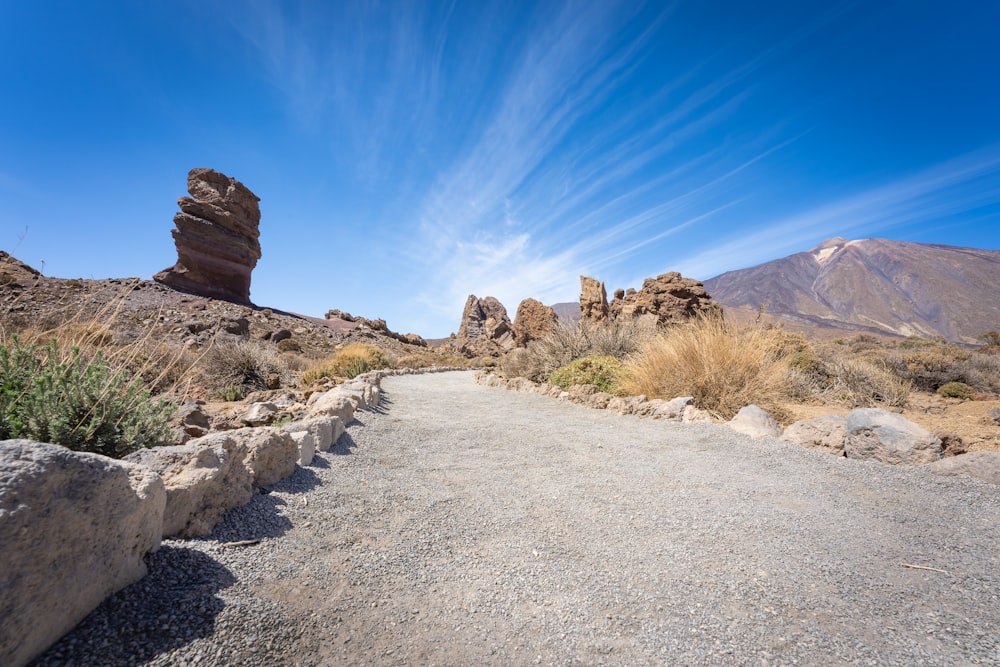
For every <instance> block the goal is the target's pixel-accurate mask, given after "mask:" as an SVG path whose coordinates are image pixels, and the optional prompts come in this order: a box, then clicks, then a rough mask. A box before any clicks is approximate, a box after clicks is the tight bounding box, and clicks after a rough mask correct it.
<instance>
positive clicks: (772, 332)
mask: <svg viewBox="0 0 1000 667" xmlns="http://www.w3.org/2000/svg"><path fill="white" fill-rule="evenodd" d="M788 342H789V341H788V338H787V335H786V334H785V333H784V332H783V331H781V330H780V329H774V328H767V327H763V326H760V325H757V324H751V325H737V324H733V323H729V322H726V321H724V320H723V319H722V318H718V317H705V316H700V317H696V318H694V319H692V320H690V321H688V322H686V323H683V324H679V325H675V326H672V327H669V328H667V329H665V330H664V331H663V332H662V333H660V334H659V335H658V336H656V337H655V338H653V339H651V340H650V341H649V342H647V343H646V344H645V345H643V346H642V348H641V349H640V350H639V352H638V353H637V354H635V355H633V356H632V357H631V359H630V360H629V362H628V363H627V365H626V366H627V376H626V377H625V378H624V379H623V380H622V388H623V389H624V390H625V391H627V392H628V393H630V394H645V395H646V396H647V397H649V398H665V399H671V398H675V397H677V396H693V397H694V402H695V405H697V406H698V407H700V408H702V409H705V410H709V411H710V412H712V413H714V414H715V415H717V416H718V417H721V418H723V419H731V418H732V417H733V416H734V415H735V414H736V413H737V412H738V411H739V410H740V408H742V407H744V406H746V405H750V404H755V405H758V406H760V407H761V408H763V409H765V410H768V411H769V412H771V413H772V414H774V415H775V416H776V417H779V418H780V415H781V414H783V410H782V408H781V403H782V402H783V401H785V400H786V399H787V398H788V388H787V380H786V375H787V368H788V366H787V362H786V358H787V357H788V355H789V354H790V353H791V352H792V351H793V350H795V349H796V348H799V347H801V345H800V344H796V345H789V344H788ZM796 343H799V341H796Z"/></svg>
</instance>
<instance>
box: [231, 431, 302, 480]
mask: <svg viewBox="0 0 1000 667" xmlns="http://www.w3.org/2000/svg"><path fill="white" fill-rule="evenodd" d="M226 433H227V434H228V435H231V436H232V437H234V438H236V439H237V440H238V441H239V442H241V443H242V444H243V445H245V446H246V449H247V454H246V458H245V459H244V460H243V462H244V464H245V465H246V467H247V470H248V471H249V472H250V477H251V478H252V479H253V481H254V483H255V484H257V485H259V486H270V485H271V484H274V483H276V482H279V481H281V480H283V479H285V478H286V477H288V476H289V475H291V474H292V473H293V472H295V465H296V464H297V463H298V461H299V447H298V445H297V444H295V441H294V440H292V436H291V434H289V433H285V432H284V431H281V430H280V429H277V428H274V427H273V426H262V427H260V428H238V429H236V430H234V431H226Z"/></svg>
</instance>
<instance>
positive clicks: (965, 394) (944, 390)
mask: <svg viewBox="0 0 1000 667" xmlns="http://www.w3.org/2000/svg"><path fill="white" fill-rule="evenodd" d="M937 393H938V396H943V397H944V398H961V399H968V398H972V396H973V394H975V393H976V390H975V389H973V388H972V387H970V386H969V385H967V384H965V383H964V382H949V383H948V384H944V385H941V386H940V387H938V390H937Z"/></svg>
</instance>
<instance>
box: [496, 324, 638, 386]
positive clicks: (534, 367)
mask: <svg viewBox="0 0 1000 667" xmlns="http://www.w3.org/2000/svg"><path fill="white" fill-rule="evenodd" d="M655 333H656V327H655V324H653V323H651V322H649V321H646V320H641V319H634V320H624V321H615V322H609V323H592V322H587V321H584V322H581V323H580V324H579V325H573V324H565V323H561V324H559V325H558V326H557V327H556V328H555V329H554V330H553V331H552V332H551V333H549V335H547V336H545V337H544V338H541V339H539V340H535V341H532V342H531V343H529V344H528V347H527V348H524V349H519V350H513V351H512V352H511V353H510V354H507V355H506V356H505V357H504V358H503V359H502V360H501V361H500V371H501V372H502V373H503V374H504V375H507V376H508V377H526V378H528V379H529V380H532V381H534V382H541V381H544V380H548V379H549V376H550V375H552V372H553V371H555V370H556V369H558V368H561V367H563V366H565V365H566V364H568V363H570V362H572V361H574V360H576V359H580V358H582V357H586V356H606V357H614V358H615V359H619V360H622V359H624V358H626V357H627V356H628V355H630V354H632V353H634V352H636V351H637V350H638V349H639V348H640V346H641V345H642V344H643V343H644V342H645V341H646V340H648V339H649V338H650V337H652V336H653V335H654V334H655Z"/></svg>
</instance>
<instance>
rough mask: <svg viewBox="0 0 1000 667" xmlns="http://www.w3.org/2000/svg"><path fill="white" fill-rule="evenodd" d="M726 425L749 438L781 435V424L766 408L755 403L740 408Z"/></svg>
mask: <svg viewBox="0 0 1000 667" xmlns="http://www.w3.org/2000/svg"><path fill="white" fill-rule="evenodd" d="M726 425H727V426H728V427H729V428H731V429H733V430H734V431H736V432H737V433H743V434H744V435H749V436H750V437H751V438H777V437H779V436H780V435H781V425H780V424H778V422H777V421H776V420H775V419H774V417H772V416H771V415H770V414H768V412H767V411H766V410H763V409H762V408H760V407H758V406H756V405H746V406H744V407H742V408H740V411H739V412H737V413H736V416H735V417H733V418H732V419H731V420H729V421H728V422H726Z"/></svg>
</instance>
